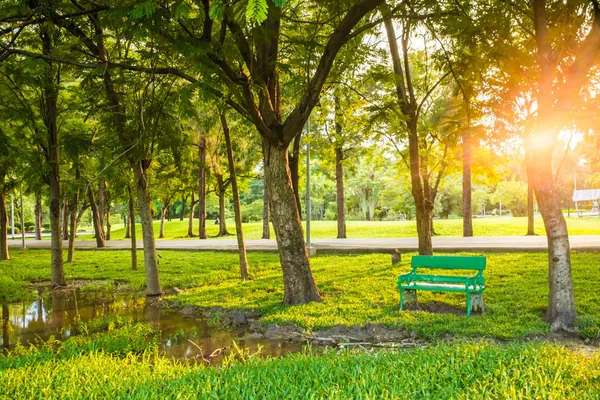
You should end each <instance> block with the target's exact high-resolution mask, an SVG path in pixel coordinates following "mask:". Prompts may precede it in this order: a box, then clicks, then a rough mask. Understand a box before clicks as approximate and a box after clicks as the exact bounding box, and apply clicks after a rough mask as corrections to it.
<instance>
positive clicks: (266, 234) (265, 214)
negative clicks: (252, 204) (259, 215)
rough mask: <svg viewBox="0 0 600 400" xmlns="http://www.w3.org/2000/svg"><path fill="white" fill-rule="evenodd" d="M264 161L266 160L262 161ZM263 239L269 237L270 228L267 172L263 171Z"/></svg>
mask: <svg viewBox="0 0 600 400" xmlns="http://www.w3.org/2000/svg"><path fill="white" fill-rule="evenodd" d="M264 162H265V163H266V161H264ZM263 175H264V176H263V185H264V187H263V234H262V238H263V239H270V238H271V228H270V226H269V191H268V190H267V173H266V172H264V171H263Z"/></svg>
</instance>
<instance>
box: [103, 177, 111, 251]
mask: <svg viewBox="0 0 600 400" xmlns="http://www.w3.org/2000/svg"><path fill="white" fill-rule="evenodd" d="M110 200H111V199H110V191H109V190H108V188H106V186H105V188H104V215H105V216H106V231H105V235H104V238H105V239H106V240H110V228H111V224H110V203H111V201H110Z"/></svg>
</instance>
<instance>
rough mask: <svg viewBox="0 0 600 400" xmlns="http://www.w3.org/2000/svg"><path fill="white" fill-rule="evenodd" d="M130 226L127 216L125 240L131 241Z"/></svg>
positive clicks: (129, 219)
mask: <svg viewBox="0 0 600 400" xmlns="http://www.w3.org/2000/svg"><path fill="white" fill-rule="evenodd" d="M130 226H131V218H129V216H127V218H125V239H131V230H130Z"/></svg>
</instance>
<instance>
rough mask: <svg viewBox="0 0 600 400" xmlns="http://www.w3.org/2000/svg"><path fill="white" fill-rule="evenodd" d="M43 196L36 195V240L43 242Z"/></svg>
mask: <svg viewBox="0 0 600 400" xmlns="http://www.w3.org/2000/svg"><path fill="white" fill-rule="evenodd" d="M42 228H43V224H42V196H41V195H40V194H39V193H36V195H35V240H42Z"/></svg>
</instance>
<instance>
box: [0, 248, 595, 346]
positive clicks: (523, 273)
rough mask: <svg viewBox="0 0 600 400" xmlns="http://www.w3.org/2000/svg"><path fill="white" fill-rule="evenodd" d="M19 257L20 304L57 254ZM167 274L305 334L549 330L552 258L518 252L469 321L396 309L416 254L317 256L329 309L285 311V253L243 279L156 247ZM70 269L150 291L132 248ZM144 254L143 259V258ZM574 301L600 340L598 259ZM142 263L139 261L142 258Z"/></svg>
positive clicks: (88, 257)
mask: <svg viewBox="0 0 600 400" xmlns="http://www.w3.org/2000/svg"><path fill="white" fill-rule="evenodd" d="M12 256H13V259H12V260H10V261H4V262H0V298H2V297H4V298H6V299H8V300H16V299H18V298H19V297H21V296H23V295H25V294H27V293H29V291H27V290H25V289H23V287H24V286H23V283H22V282H27V281H34V280H48V279H49V278H50V265H49V259H50V252H49V251H47V250H39V251H37V250H29V251H26V252H17V251H13V252H12ZM159 256H160V274H161V275H160V277H161V281H162V284H163V287H164V288H169V287H179V288H180V289H188V290H186V291H185V292H184V293H182V294H180V295H179V296H177V297H175V298H172V300H173V301H175V302H177V303H179V304H180V305H181V306H183V305H188V304H189V305H194V306H198V307H202V308H207V309H208V308H211V307H215V306H221V307H225V308H239V309H259V310H260V311H261V313H262V315H263V322H264V323H293V324H297V325H299V326H301V327H304V328H306V329H315V330H316V329H324V328H328V327H332V326H335V325H350V326H351V325H355V324H359V325H365V324H366V323H367V322H370V323H380V324H384V325H387V326H391V327H395V328H399V329H407V330H410V331H414V332H416V333H418V334H419V335H420V336H422V337H425V338H439V337H443V336H444V335H447V334H449V335H453V336H457V337H493V338H500V339H516V338H523V337H526V336H528V335H537V334H545V333H547V331H548V325H547V323H546V322H544V320H543V314H544V311H545V309H546V305H547V295H548V283H547V255H546V254H543V253H526V254H519V253H512V254H490V255H488V268H487V270H486V271H485V274H484V275H485V277H486V283H487V290H486V291H485V295H484V299H485V303H486V313H485V314H484V315H483V316H473V317H471V318H467V317H466V316H465V315H464V311H465V298H464V295H460V294H450V293H443V294H440V293H419V301H420V303H421V304H422V306H423V307H424V308H425V309H427V308H431V307H438V308H439V306H440V304H441V306H442V307H444V309H445V310H446V311H450V312H446V313H441V312H425V311H399V310H398V298H399V296H398V291H397V289H396V279H397V276H398V275H399V274H400V273H403V272H405V271H408V269H409V263H410V257H409V256H408V255H405V256H404V257H403V260H402V263H400V264H398V265H395V266H391V265H390V258H389V255H382V254H370V255H343V256H341V255H320V256H315V257H313V258H312V268H313V272H314V275H315V279H316V281H317V285H318V287H319V289H320V290H321V291H322V293H323V302H322V303H312V304H307V305H299V306H284V305H283V304H281V302H282V299H283V282H282V276H281V269H280V266H279V260H278V256H277V255H275V254H261V253H250V254H248V260H249V263H250V272H251V274H252V275H253V276H254V280H252V281H245V282H242V281H240V280H239V279H238V268H239V267H238V257H237V255H236V254H230V253H211V252H182V251H179V252H177V251H159ZM76 257H77V260H78V261H76V262H75V263H73V264H66V265H65V269H66V273H67V277H68V279H108V280H111V281H112V280H122V281H127V282H130V284H131V287H132V289H143V287H144V285H145V277H144V271H143V268H141V269H140V270H138V271H131V270H130V269H129V268H130V267H129V262H130V261H129V254H128V252H127V251H79V252H77V253H76ZM142 257H143V255H142V253H141V252H140V253H139V258H140V259H141V258H142ZM572 261H573V279H574V285H575V300H576V304H577V307H578V312H579V315H580V317H579V323H580V327H581V332H580V334H581V336H582V337H588V338H593V339H598V338H600V297H599V296H598V295H597V288H598V287H600V273H599V272H600V254H598V253H575V252H574V253H573V255H572ZM140 263H141V260H140Z"/></svg>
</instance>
